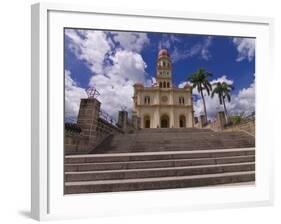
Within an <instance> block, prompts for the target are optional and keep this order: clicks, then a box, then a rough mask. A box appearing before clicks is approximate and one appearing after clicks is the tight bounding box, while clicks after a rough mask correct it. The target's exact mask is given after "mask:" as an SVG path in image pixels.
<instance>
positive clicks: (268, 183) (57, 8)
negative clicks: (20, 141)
mask: <svg viewBox="0 0 281 224" xmlns="http://www.w3.org/2000/svg"><path fill="white" fill-rule="evenodd" d="M272 29H273V20H272V19H270V18H257V17H245V16H230V15H213V14H201V13H188V12H163V11H143V10H141V11H140V10H129V11H128V10H126V9H118V10H110V9H96V8H95V7H93V8H91V7H89V6H84V7H83V6H74V5H57V4H47V3H44V4H41V3H40V4H35V5H33V6H32V171H31V172H32V189H31V191H32V198H31V202H32V203H31V204H32V207H31V211H32V217H33V218H35V219H38V220H46V219H57V218H80V217H98V216H108V215H126V214H136V213H152V212H177V211H186V210H191V209H206V208H226V207H247V206H258V205H270V204H272V202H273V189H272V188H273V185H272V182H273V168H272V167H273V164H272V162H273V159H272V140H271V136H270V133H268V132H266V131H265V130H269V129H270V123H272V122H273V121H272V118H271V117H270V108H272V105H271V104H272V103H271V101H268V99H267V94H266V93H267V90H269V89H270V80H269V79H268V78H267V76H268V74H272V64H271V61H272V60H273V58H272V48H273V40H272Z"/></svg>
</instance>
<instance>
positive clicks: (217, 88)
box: [211, 82, 234, 123]
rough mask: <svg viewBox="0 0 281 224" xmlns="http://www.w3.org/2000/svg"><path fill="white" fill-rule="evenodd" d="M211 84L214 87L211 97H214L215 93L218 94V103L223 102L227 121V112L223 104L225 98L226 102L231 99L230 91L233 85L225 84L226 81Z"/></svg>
mask: <svg viewBox="0 0 281 224" xmlns="http://www.w3.org/2000/svg"><path fill="white" fill-rule="evenodd" d="M213 85H214V89H213V91H212V94H211V97H214V95H215V94H217V95H218V98H219V101H220V104H221V105H222V104H223V108H224V114H225V118H226V122H227V123H228V114H227V110H226V106H225V99H227V100H228V102H230V101H231V96H230V93H231V91H232V90H233V89H234V87H233V86H232V85H230V84H227V83H226V82H216V83H214V84H213Z"/></svg>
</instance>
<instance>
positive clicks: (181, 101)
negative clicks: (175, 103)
mask: <svg viewBox="0 0 281 224" xmlns="http://www.w3.org/2000/svg"><path fill="white" fill-rule="evenodd" d="M179 104H184V97H183V96H180V97H179Z"/></svg>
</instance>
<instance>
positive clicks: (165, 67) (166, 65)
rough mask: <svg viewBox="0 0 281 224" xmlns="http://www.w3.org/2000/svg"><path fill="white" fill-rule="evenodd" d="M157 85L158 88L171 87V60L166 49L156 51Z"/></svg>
mask: <svg viewBox="0 0 281 224" xmlns="http://www.w3.org/2000/svg"><path fill="white" fill-rule="evenodd" d="M156 80H157V85H158V86H159V87H160V88H172V86H173V83H172V60H171V58H170V55H169V52H168V50H167V49H162V50H160V51H159V53H158V58H157V69H156Z"/></svg>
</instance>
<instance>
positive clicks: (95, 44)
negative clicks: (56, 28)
mask: <svg viewBox="0 0 281 224" xmlns="http://www.w3.org/2000/svg"><path fill="white" fill-rule="evenodd" d="M65 34H66V36H67V37H68V38H70V40H71V42H70V44H69V47H70V48H71V50H72V51H73V52H74V54H75V56H76V57H77V58H78V59H80V60H83V61H84V62H85V63H86V64H87V66H88V67H89V68H90V69H91V70H92V71H93V72H95V73H97V74H98V73H101V72H102V71H103V62H104V60H105V58H106V56H107V54H108V53H109V52H110V51H111V46H110V43H109V42H108V40H107V37H106V34H105V32H103V31H95V30H82V31H81V30H74V29H66V31H65Z"/></svg>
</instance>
